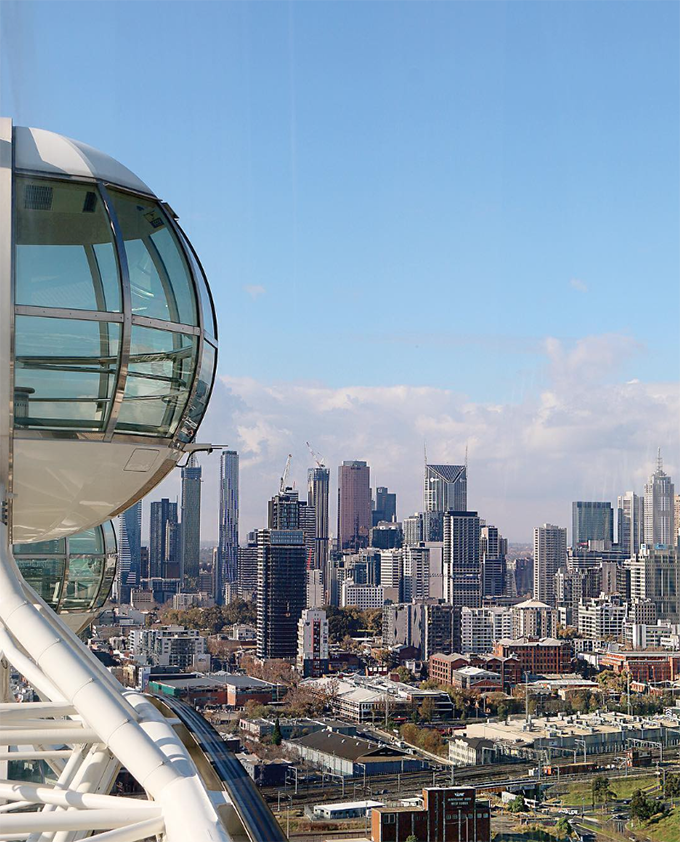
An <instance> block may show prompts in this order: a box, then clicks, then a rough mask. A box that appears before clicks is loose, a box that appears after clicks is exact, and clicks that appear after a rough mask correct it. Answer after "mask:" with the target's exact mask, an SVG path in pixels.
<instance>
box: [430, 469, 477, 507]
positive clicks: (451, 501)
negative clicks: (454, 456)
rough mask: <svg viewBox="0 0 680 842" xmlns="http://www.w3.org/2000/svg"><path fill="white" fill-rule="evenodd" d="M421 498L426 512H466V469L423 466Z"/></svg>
mask: <svg viewBox="0 0 680 842" xmlns="http://www.w3.org/2000/svg"><path fill="white" fill-rule="evenodd" d="M423 497H424V507H425V511H426V512H448V511H450V510H454V511H457V512H465V511H467V467H466V466H465V465H425V483H424V495H423Z"/></svg>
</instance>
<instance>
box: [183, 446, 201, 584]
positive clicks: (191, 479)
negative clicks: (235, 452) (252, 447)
mask: <svg viewBox="0 0 680 842" xmlns="http://www.w3.org/2000/svg"><path fill="white" fill-rule="evenodd" d="M201 473H202V469H201V466H200V465H199V464H198V460H197V458H196V454H195V453H192V454H191V456H190V457H189V461H188V462H187V464H186V466H185V467H184V468H182V531H181V536H182V542H181V552H180V578H181V579H182V581H184V579H185V578H189V579H191V580H192V581H193V582H194V584H195V581H196V579H197V578H198V571H199V561H200V554H201Z"/></svg>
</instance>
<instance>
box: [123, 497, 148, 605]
mask: <svg viewBox="0 0 680 842" xmlns="http://www.w3.org/2000/svg"><path fill="white" fill-rule="evenodd" d="M117 577H118V601H119V603H121V604H127V603H129V602H130V591H131V590H132V588H138V587H139V584H140V580H141V578H142V501H141V500H140V501H139V502H138V503H135V504H134V506H130V508H129V509H127V511H125V512H123V514H122V515H120V517H119V518H118V571H117Z"/></svg>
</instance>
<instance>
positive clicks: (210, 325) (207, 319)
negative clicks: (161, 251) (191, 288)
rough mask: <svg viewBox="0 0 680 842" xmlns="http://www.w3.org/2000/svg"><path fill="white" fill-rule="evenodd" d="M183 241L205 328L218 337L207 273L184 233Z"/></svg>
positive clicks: (215, 337) (211, 334)
mask: <svg viewBox="0 0 680 842" xmlns="http://www.w3.org/2000/svg"><path fill="white" fill-rule="evenodd" d="M182 242H183V244H184V251H185V253H186V255H187V256H188V258H189V263H190V264H191V270H192V272H193V273H194V278H195V279H196V285H197V287H198V293H199V297H200V299H201V312H202V314H203V330H204V331H205V332H206V333H207V334H208V335H209V336H212V337H213V338H214V339H217V322H216V321H215V313H214V311H213V307H212V302H211V300H210V293H209V292H208V284H207V283H206V280H205V275H204V274H203V270H202V269H201V267H200V265H199V263H198V261H197V260H196V258H195V257H194V252H193V251H192V249H191V246H190V245H189V243H188V242H187V239H186V237H184V235H183V234H182Z"/></svg>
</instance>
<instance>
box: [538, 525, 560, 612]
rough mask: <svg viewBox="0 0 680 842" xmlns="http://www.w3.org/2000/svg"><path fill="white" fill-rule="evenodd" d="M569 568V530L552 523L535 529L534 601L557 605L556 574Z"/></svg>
mask: <svg viewBox="0 0 680 842" xmlns="http://www.w3.org/2000/svg"><path fill="white" fill-rule="evenodd" d="M566 566H567V530H566V529H563V528H562V527H559V526H553V525H552V524H551V523H544V524H543V526H538V527H536V529H534V599H538V600H539V601H540V602H545V603H547V604H548V605H551V606H554V605H555V573H557V571H558V570H559V569H560V568H561V567H566Z"/></svg>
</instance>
